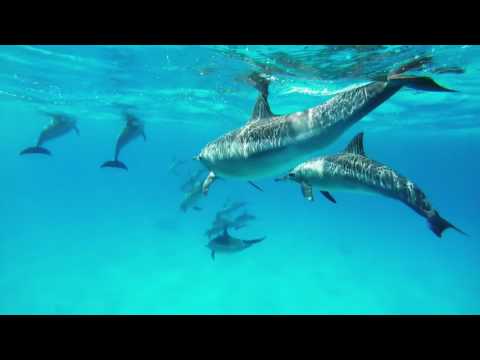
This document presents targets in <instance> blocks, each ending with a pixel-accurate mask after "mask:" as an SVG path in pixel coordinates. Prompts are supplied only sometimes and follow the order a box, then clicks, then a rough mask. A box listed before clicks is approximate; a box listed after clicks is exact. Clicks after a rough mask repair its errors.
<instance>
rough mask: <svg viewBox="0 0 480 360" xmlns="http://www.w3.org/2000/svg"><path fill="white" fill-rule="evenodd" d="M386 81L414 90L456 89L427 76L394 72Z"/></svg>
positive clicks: (440, 90) (448, 90) (438, 90)
mask: <svg viewBox="0 0 480 360" xmlns="http://www.w3.org/2000/svg"><path fill="white" fill-rule="evenodd" d="M388 82H390V83H392V84H394V85H399V86H406V87H409V88H412V89H416V90H423V91H435V92H457V90H452V89H448V88H446V87H443V86H441V85H439V84H437V83H436V82H435V81H434V80H433V79H432V78H429V77H428V76H413V75H402V74H395V75H391V76H389V77H388Z"/></svg>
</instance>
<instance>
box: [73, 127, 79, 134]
mask: <svg viewBox="0 0 480 360" xmlns="http://www.w3.org/2000/svg"><path fill="white" fill-rule="evenodd" d="M73 130H75V132H76V133H77V135H80V130H79V129H78V127H77V126H74V127H73Z"/></svg>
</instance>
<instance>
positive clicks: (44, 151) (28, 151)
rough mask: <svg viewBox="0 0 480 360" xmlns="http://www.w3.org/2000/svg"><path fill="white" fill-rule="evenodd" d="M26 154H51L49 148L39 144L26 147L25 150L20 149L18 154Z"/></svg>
mask: <svg viewBox="0 0 480 360" xmlns="http://www.w3.org/2000/svg"><path fill="white" fill-rule="evenodd" d="M26 154H44V155H52V153H51V152H50V150H48V149H45V148H43V147H41V146H33V147H29V148H26V149H25V150H22V152H21V153H20V155H26Z"/></svg>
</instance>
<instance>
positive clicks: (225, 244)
mask: <svg viewBox="0 0 480 360" xmlns="http://www.w3.org/2000/svg"><path fill="white" fill-rule="evenodd" d="M263 240H265V237H262V238H260V239H254V240H241V239H236V238H234V237H231V236H230V234H229V233H228V230H227V228H225V229H224V230H223V234H221V235H220V236H217V237H216V238H215V239H213V240H211V241H210V242H209V243H208V244H207V245H206V247H207V248H209V249H210V250H211V253H210V255H211V257H212V259H213V260H215V253H216V252H221V253H236V252H239V251H243V250H245V249H247V248H249V247H250V246H252V245H253V244H257V243H259V242H261V241H263Z"/></svg>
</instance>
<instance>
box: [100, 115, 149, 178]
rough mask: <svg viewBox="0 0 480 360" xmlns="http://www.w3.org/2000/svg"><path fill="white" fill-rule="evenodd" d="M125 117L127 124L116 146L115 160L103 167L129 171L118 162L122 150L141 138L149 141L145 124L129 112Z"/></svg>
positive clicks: (107, 162)
mask: <svg viewBox="0 0 480 360" xmlns="http://www.w3.org/2000/svg"><path fill="white" fill-rule="evenodd" d="M124 117H125V122H126V124H125V127H124V128H123V130H122V132H121V133H120V136H119V137H118V139H117V143H116V145H115V159H114V160H112V161H106V162H105V163H103V164H102V166H101V167H113V168H120V169H124V170H128V168H127V166H126V165H125V164H124V163H123V162H121V161H120V160H118V156H119V154H120V150H122V149H123V148H124V147H125V146H126V145H127V144H129V143H130V142H132V141H133V140H135V139H136V138H138V137H140V136H142V137H143V139H144V140H145V141H146V140H147V137H146V136H145V129H144V124H143V122H142V121H141V120H139V119H138V118H137V117H136V116H134V115H133V114H131V113H129V112H125V113H124Z"/></svg>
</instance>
